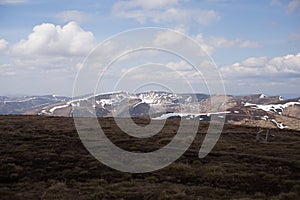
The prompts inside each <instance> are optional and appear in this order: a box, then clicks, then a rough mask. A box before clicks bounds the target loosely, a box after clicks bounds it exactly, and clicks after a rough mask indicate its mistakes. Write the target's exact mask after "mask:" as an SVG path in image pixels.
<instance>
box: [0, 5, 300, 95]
mask: <svg viewBox="0 0 300 200" xmlns="http://www.w3.org/2000/svg"><path fill="white" fill-rule="evenodd" d="M144 27H158V28H163V29H164V28H167V29H171V30H176V31H178V32H179V33H182V34H185V35H187V36H188V37H190V38H191V39H192V40H193V41H196V42H197V43H198V44H199V45H200V46H201V47H202V49H203V50H204V51H205V52H206V53H207V55H208V56H209V58H211V59H212V60H213V62H214V63H215V64H216V66H217V70H218V72H219V73H220V76H221V77H222V81H223V83H224V86H225V90H226V93H227V94H233V95H241V94H258V93H264V94H267V95H283V96H286V97H296V96H297V97H299V96H300V90H299V83H300V0H257V1H253V0H151V1H142V0H126V1H110V0H99V1H96V0H84V1H83V0H77V1H71V0H65V1H58V0H52V1H42V0H0V95H45V94H56V95H64V96H71V95H72V93H73V89H74V82H75V81H76V78H77V74H78V73H80V70H82V68H83V67H84V66H85V65H84V62H85V60H86V59H87V58H88V56H89V55H90V54H91V52H92V51H93V50H95V48H97V45H99V44H101V43H103V41H107V39H108V38H111V37H112V36H114V35H117V34H119V33H121V32H124V31H128V30H132V29H142V28H144ZM136 37H137V40H143V39H146V36H145V37H143V34H140V35H138V36H136ZM170 40H176V37H175V38H170V37H168V36H166V37H163V38H162V40H160V42H161V43H164V42H165V41H170ZM172 42H178V41H172ZM174 44H175V43H174ZM114 45H117V43H116V44H114ZM181 45H184V44H179V43H177V48H181ZM109 52H110V47H107V48H106V49H105V53H106V54H108V53H109ZM146 54H147V56H148V57H147V56H146ZM149 59H150V60H149ZM125 60H127V61H126V62H125V61H123V62H121V63H117V64H115V66H114V69H112V70H111V72H109V73H108V74H107V75H106V78H107V79H106V82H105V84H104V85H102V86H101V85H100V86H97V88H99V92H109V91H110V90H113V89H115V88H116V87H113V86H115V85H116V82H118V78H120V77H125V75H127V74H128V73H129V71H130V70H129V69H130V67H128V66H130V65H131V66H134V65H136V64H137V63H138V64H140V65H142V64H143V63H142V61H144V65H143V67H142V68H143V69H144V70H131V71H130V73H133V74H132V76H128V77H127V79H124V80H126V81H124V80H122V81H119V82H118V83H119V85H121V86H122V87H119V88H120V89H121V90H132V88H129V85H127V84H128V83H129V82H131V83H132V84H134V83H136V84H140V85H141V84H142V83H141V82H139V81H137V82H135V79H134V78H137V77H138V78H139V80H141V79H142V80H145V77H147V78H148V79H149V80H152V83H154V84H155V83H156V82H158V81H159V80H158V79H157V77H158V75H157V74H158V73H157V72H158V71H159V72H160V74H161V75H163V77H165V79H166V80H165V81H166V84H167V83H170V84H171V82H172V76H173V75H171V73H168V71H166V70H165V67H164V66H167V67H169V68H170V69H172V70H173V71H174V70H175V71H176V72H178V73H180V74H181V75H182V74H183V76H184V77H185V80H186V78H187V79H189V78H191V77H194V78H191V79H193V80H194V81H193V83H192V87H193V89H194V91H195V92H199V93H207V90H206V89H205V85H204V82H203V80H202V81H200V80H199V81H195V76H193V75H194V74H193V73H192V72H191V68H190V67H189V66H188V65H189V64H188V63H187V62H185V61H184V60H180V59H178V57H177V58H174V56H170V55H167V53H166V52H151V51H149V52H146V51H145V52H143V55H139V54H137V55H131V57H130V59H125ZM137 60H139V61H140V62H137ZM153 60H154V61H155V62H156V63H160V65H158V64H152V65H151V63H152V62H154V61H153ZM149 63H150V64H149ZM195 64H196V65H198V64H199V63H195ZM125 66H126V67H125ZM132 71H134V72H132ZM154 72H155V73H154ZM110 75H111V76H114V78H108V77H110ZM155 78H156V79H155ZM86 79H87V81H88V78H86ZM148 79H147V80H148ZM199 79H201V77H200V78H199ZM202 79H205V77H203V76H202ZM182 80H183V79H182ZM99 84H101V82H100V83H99ZM145 84H147V83H145ZM173 84H175V86H174V85H173V86H174V87H176V83H173ZM161 85H162V84H161ZM177 85H178V82H177ZM135 86H136V88H135V90H137V88H138V87H139V85H135ZM148 86H149V85H148ZM148 86H147V87H146V86H145V87H144V86H143V87H144V88H147V89H151V87H148ZM93 87H94V86H93ZM141 87H142V86H141ZM153 88H154V89H156V88H155V87H152V89H153ZM97 90H98V89H97ZM130 92H131V91H130ZM180 92H184V90H180Z"/></svg>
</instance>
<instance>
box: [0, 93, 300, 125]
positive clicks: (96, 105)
mask: <svg viewBox="0 0 300 200" xmlns="http://www.w3.org/2000/svg"><path fill="white" fill-rule="evenodd" d="M225 98H226V101H225V102H224V99H225ZM216 110H217V111H216ZM91 113H96V115H97V116H98V117H112V116H114V117H147V118H152V119H167V118H174V117H177V118H185V119H194V120H195V119H197V120H201V121H208V120H210V118H211V116H212V115H217V116H218V117H224V116H223V115H224V114H226V118H225V120H226V122H227V123H231V124H241V125H249V126H259V127H270V128H271V127H278V128H280V129H283V128H290V129H300V98H295V99H286V100H284V99H283V98H282V97H281V96H266V95H264V94H255V95H245V96H231V95H227V96H218V95H212V96H210V95H206V94H174V93H168V92H161V91H150V92H143V93H137V94H132V93H128V92H114V93H105V94H98V95H89V96H84V97H80V98H74V99H71V98H69V97H58V96H55V95H47V96H25V97H14V98H10V97H0V114H37V115H50V116H73V115H74V116H78V115H79V116H91Z"/></svg>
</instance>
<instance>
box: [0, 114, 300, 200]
mask: <svg viewBox="0 0 300 200" xmlns="http://www.w3.org/2000/svg"><path fill="white" fill-rule="evenodd" d="M113 122H114V121H113V119H110V118H107V119H101V120H100V123H101V125H102V127H104V130H105V133H106V135H107V136H108V137H109V138H110V139H111V140H112V141H113V142H114V143H115V144H116V145H118V146H120V147H122V148H123V149H126V150H130V151H134V152H149V151H153V150H155V149H158V148H161V147H162V146H164V145H165V144H167V143H168V142H169V141H170V140H171V139H172V138H173V136H174V134H175V133H176V130H177V127H178V124H179V120H176V119H173V120H169V121H168V122H167V124H166V126H165V128H164V129H163V130H162V131H161V133H159V134H157V135H155V136H154V137H152V138H150V139H134V138H132V137H130V136H128V135H126V134H124V133H123V132H122V131H121V130H119V129H118V127H117V126H116V125H114V123H113ZM136 122H137V123H139V124H141V125H143V124H145V123H147V121H145V120H142V119H136ZM206 129H207V124H206V123H201V124H200V125H199V130H198V134H197V137H196V138H195V141H194V143H193V144H192V146H191V147H190V148H189V150H188V151H187V152H186V153H185V154H184V155H183V156H182V157H181V158H180V159H179V160H177V161H176V162H175V163H173V164H171V165H170V166H168V167H166V168H164V169H161V170H158V171H155V172H151V173H146V174H130V173H123V172H119V171H116V170H114V169H111V168H109V167H107V166H105V165H103V164H101V163H100V162H99V161H97V160H96V159H95V158H93V157H92V156H91V155H90V154H89V153H88V152H87V150H86V149H85V148H84V147H83V145H82V143H81V141H80V139H79V137H78V135H77V132H76V130H75V126H74V123H73V119H72V118H62V117H41V116H0V199H3V200H5V199H43V200H44V199H45V200H46V199H47V200H48V199H49V200H50V199H51V200H52V199H299V198H300V192H299V191H300V131H298V132H297V131H291V130H279V129H272V130H271V135H272V136H271V137H270V138H269V140H268V142H267V143H264V142H257V141H255V136H256V132H257V129H256V128H251V127H243V126H233V125H226V126H225V128H224V130H223V133H222V135H221V138H220V140H219V142H218V144H217V145H216V146H215V148H214V150H213V151H212V152H211V153H210V154H209V155H208V156H207V157H205V158H204V159H199V158H198V151H199V148H200V146H201V142H202V140H203V137H204V136H205V133H206Z"/></svg>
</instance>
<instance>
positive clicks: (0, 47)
mask: <svg viewBox="0 0 300 200" xmlns="http://www.w3.org/2000/svg"><path fill="white" fill-rule="evenodd" d="M7 49H8V42H7V41H6V40H4V39H0V55H1V54H2V53H5V52H6V50H7Z"/></svg>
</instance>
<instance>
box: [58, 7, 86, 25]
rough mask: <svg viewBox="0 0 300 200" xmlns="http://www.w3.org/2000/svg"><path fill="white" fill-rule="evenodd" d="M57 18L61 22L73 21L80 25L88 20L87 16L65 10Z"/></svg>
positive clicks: (76, 11)
mask: <svg viewBox="0 0 300 200" xmlns="http://www.w3.org/2000/svg"><path fill="white" fill-rule="evenodd" d="M57 17H58V18H59V19H61V20H62V21H63V22H69V21H75V22H77V23H82V22H84V21H85V20H86V19H87V18H88V15H87V14H86V13H84V12H81V11H78V10H66V11H63V12H60V13H58V14H57Z"/></svg>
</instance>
